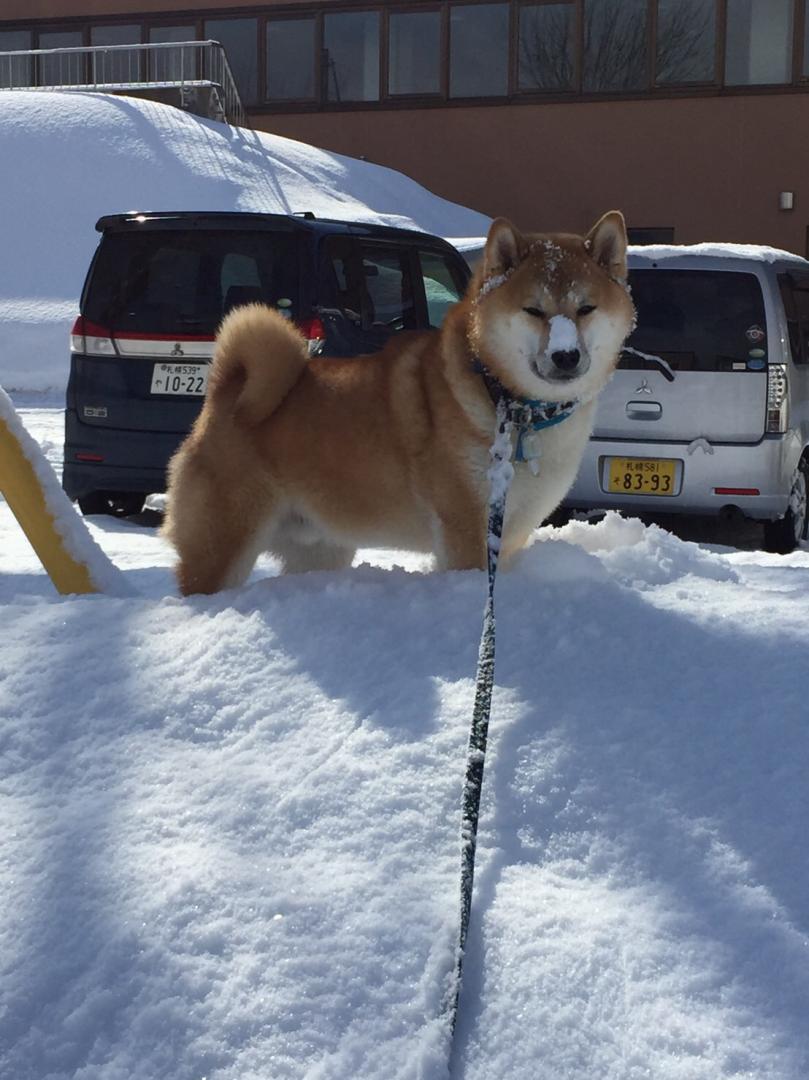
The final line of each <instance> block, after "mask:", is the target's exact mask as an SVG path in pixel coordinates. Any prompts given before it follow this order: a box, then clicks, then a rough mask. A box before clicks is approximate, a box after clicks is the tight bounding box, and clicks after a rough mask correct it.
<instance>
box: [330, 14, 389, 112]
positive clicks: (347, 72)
mask: <svg viewBox="0 0 809 1080" xmlns="http://www.w3.org/2000/svg"><path fill="white" fill-rule="evenodd" d="M323 49H324V55H323V62H324V65H325V72H324V74H323V79H324V83H325V87H326V99H327V100H328V101H336V102H339V101H378V100H379V12H378V11H350V12H344V13H341V14H339V15H326V17H325V18H324V20H323Z"/></svg>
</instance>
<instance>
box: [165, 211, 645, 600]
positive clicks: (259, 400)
mask: <svg viewBox="0 0 809 1080" xmlns="http://www.w3.org/2000/svg"><path fill="white" fill-rule="evenodd" d="M625 242H626V241H625V232H624V226H623V219H622V218H621V217H620V215H619V214H617V213H613V214H612V215H606V216H605V218H603V219H602V221H601V222H599V224H598V225H597V226H596V228H595V229H594V230H593V233H591V234H590V237H588V239H587V240H585V239H583V238H581V237H572V236H561V235H549V236H539V237H523V236H521V235H520V234H519V233H518V232H517V230H515V229H514V227H513V226H511V225H510V224H509V223H508V222H505V221H503V219H498V221H496V222H495V223H494V224H493V225H492V229H491V230H490V234H489V238H488V241H487V246H486V253H485V255H484V259H483V265H482V268H481V270H480V272H479V273H478V275H477V276H476V278H475V280H474V281H473V282H472V284H471V286H470V289H469V291H468V293H467V296H466V297H465V299H464V300H462V301H461V302H460V303H459V304H457V305H456V306H455V307H454V308H452V309H451V310H450V312H449V313H448V315H447V318H446V320H445V322H444V325H443V327H442V329H441V331H440V332H435V331H425V332H416V333H407V334H404V333H403V334H398V335H396V336H395V337H394V338H393V339H392V340H391V341H390V342H389V343H388V345H387V346H386V348H385V349H384V350H383V351H382V352H380V353H377V354H373V355H370V356H361V357H357V358H354V359H350V360H337V359H327V358H322V359H314V360H310V361H307V359H306V351H305V343H304V341H303V339H302V338H301V337H300V335H299V334H298V333H297V331H295V330H294V328H293V327H292V326H291V325H290V323H289V322H287V321H286V320H284V319H283V318H282V317H281V316H280V315H278V314H277V313H276V312H274V311H272V310H270V309H269V308H264V307H262V306H261V305H251V306H249V307H245V308H238V309H236V310H235V311H234V312H232V313H231V314H230V315H229V316H228V317H227V318H226V319H225V321H224V322H223V324H222V327H221V329H220V332H219V335H218V338H217V346H216V352H215V357H214V363H213V370H212V373H211V383H210V389H209V393H208V397H207V399H206V402H205V405H204V407H203V410H202V413H201V414H200V416H199V418H198V420H197V422H196V424H195V425H194V428H193V429H192V431H191V433H190V434H189V436H188V438H187V439H186V440H185V442H184V443H183V445H182V446H181V447H180V449H179V450H178V452H177V454H176V455H175V456H174V458H173V460H172V462H171V464H170V468H169V488H168V511H167V518H166V525H165V528H164V531H165V534H166V535H167V536H168V537H169V539H170V540H171V541H172V543H173V544H174V545H175V547H176V549H177V552H178V554H179V564H178V567H177V575H178V582H179V586H180V590H181V592H183V593H184V594H188V593H193V592H206V593H207V592H215V591H217V590H219V589H221V588H225V587H230V586H234V585H237V584H239V583H241V582H242V581H243V580H244V579H245V578H246V576H247V575H248V574H249V572H250V569H251V568H252V565H253V563H254V561H255V558H256V556H257V555H258V554H259V552H260V551H262V550H268V551H271V552H273V553H275V554H276V555H278V556H279V557H280V558H281V559H282V560H283V563H284V569H285V570H286V571H299V570H309V569H337V568H340V567H343V566H348V565H350V563H351V560H352V558H353V555H354V553H355V550H356V548H357V547H359V546H363V547H396V548H405V549H409V550H417V551H427V552H434V553H435V554H436V556H437V562H438V565H439V566H441V567H445V568H450V569H463V568H471V567H482V566H484V565H485V559H486V514H487V504H488V483H487V479H486V470H487V467H488V451H489V447H490V445H491V442H492V438H493V434H494V409H493V406H492V403H491V401H490V399H489V396H488V394H487V391H486V389H485V387H484V385H483V381H482V379H481V377H480V376H479V375H478V374H476V373H475V371H474V370H473V366H472V362H473V356H474V354H475V353H477V354H478V355H479V356H480V357H481V358H482V359H483V360H484V362H485V363H486V365H487V367H488V368H489V370H490V371H491V372H492V373H494V374H495V375H496V376H497V377H498V378H499V379H500V380H501V382H503V384H504V385H506V386H507V387H508V388H509V389H510V390H511V391H512V392H513V393H515V394H517V395H520V396H524V397H529V398H542V399H543V400H555V401H567V400H569V399H570V398H571V397H577V396H580V395H581V394H582V393H586V394H587V395H592V397H594V396H595V394H596V393H597V392H598V390H600V389H601V387H602V386H603V385H604V382H605V381H606V380H607V378H609V375H610V374H611V372H612V370H613V368H614V365H615V361H616V358H617V354H618V350H619V348H620V345H621V343H622V341H623V338H624V336H625V335H626V333H627V332H628V330H629V328H630V325H631V320H632V305H631V302H630V301H629V299H628V296H627V294H626V291H625V289H624V288H623V287H622V285H621V284H620V282H618V281H616V280H615V277H616V266H617V271H618V275H619V276H620V275H622V274H623V275H625V272H626V268H625V262H624V261H623V260H624V254H625ZM622 245H623V247H622ZM615 258H617V263H616V265H611V263H613V262H615ZM597 260H598V261H597ZM498 275H506V276H505V280H503V281H502V282H501V283H499V284H497V285H496V286H495V287H494V288H490V287H489V286H488V285H487V281H488V282H489V283H490V282H491V279H492V278H494V279H495V280H497V279H498ZM610 275H612V276H610ZM481 290H482V295H481ZM583 303H587V304H594V303H595V304H596V305H597V310H598V311H599V313H600V314H599V315H598V316H597V317H596V316H595V315H590V316H587V317H586V318H579V317H578V316H577V315H576V311H575V310H574V309H575V308H576V305H578V307H581V305H582V304H583ZM526 306H532V307H535V308H540V307H541V308H542V310H543V312H544V313H545V317H544V320H543V319H539V318H537V317H534V316H529V315H527V314H525V312H524V310H523V309H524V308H525V307H526ZM552 314H559V315H565V316H566V317H568V318H570V320H571V322H573V320H574V319H575V320H577V321H578V324H579V333H580V337H581V342H582V349H583V350H584V351H585V352H586V353H587V355H588V358H589V368H588V371H586V372H583V373H582V376H581V377H580V378H579V377H576V378H575V379H570V380H568V381H566V382H564V383H562V382H560V381H558V380H557V378H556V368H554V367H553V365H552V364H550V360H549V359H548V357H547V355H546V352H547V347H548V340H549V339H548V334H549V332H550V331H549V329H548V328H549V325H550V323H549V320H550V319H551V317H552ZM587 319H589V320H590V322H589V324H588V325H589V326H590V328H591V329H590V330H588V329H587V327H584V326H583V324H584V323H585V321H586V320H587ZM598 320H600V322H599V321H598ZM543 322H544V325H543ZM564 325H565V326H567V323H565V324H564ZM596 327H598V328H599V329H598V332H597V333H592V332H591V331H593V330H594V328H596ZM588 333H589V334H590V335H591V337H592V338H593V340H592V343H589V344H588V340H589V339H587V334H588ZM543 350H544V351H543ZM532 357H539V358H540V359H539V360H534V361H532V359H531V358H532ZM532 362H533V363H534V367H532V366H531V365H532ZM540 368H542V370H540ZM545 368H547V369H548V370H547V371H545ZM535 369H536V370H535ZM593 408H594V403H593V401H590V402H589V403H588V404H586V405H583V406H582V407H581V408H580V409H579V410H578V411H577V412H576V413H575V414H574V415H573V417H571V418H570V419H569V420H566V421H565V422H564V423H563V424H560V425H558V427H555V428H551V429H548V430H547V431H545V432H542V433H541V439H542V447H543V458H542V471H541V473H540V476H539V478H535V477H533V476H532V475H530V474H529V473H528V471H527V467H526V466H520V465H518V466H516V476H515V482H514V485H513V489H512V494H511V495H510V496H509V507H508V513H507V517H506V524H505V531H504V544H503V551H504V556H505V557H508V556H509V555H510V554H512V553H513V552H514V551H516V550H518V549H519V548H520V547H522V546H523V544H524V543H525V541H526V539H527V537H528V536H529V535H530V533H531V531H532V530H533V529H534V528H535V527H536V526H537V525H538V524H540V522H541V520H542V519H543V518H544V517H546V516H547V515H548V514H550V513H551V512H552V511H553V510H554V509H555V507H556V506H557V505H558V503H559V501H560V499H561V498H562V497H563V496H564V494H565V493H566V491H567V489H568V488H569V486H570V484H571V483H572V481H573V478H574V476H575V471H576V468H577V466H578V461H579V460H580V457H581V453H582V452H583V449H584V445H585V443H586V440H587V438H588V437H589V434H590V430H591V428H592V412H593Z"/></svg>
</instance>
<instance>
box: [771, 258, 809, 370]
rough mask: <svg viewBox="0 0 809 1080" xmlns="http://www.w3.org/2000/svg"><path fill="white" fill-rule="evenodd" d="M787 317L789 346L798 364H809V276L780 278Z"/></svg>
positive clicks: (800, 275) (792, 275)
mask: <svg viewBox="0 0 809 1080" xmlns="http://www.w3.org/2000/svg"><path fill="white" fill-rule="evenodd" d="M778 284H779V285H780V287H781V298H782V299H783V301H784V311H785V313H786V317H787V329H788V331H789V344H790V348H791V350H792V359H793V360H794V361H795V363H796V364H807V363H809V275H806V274H781V275H780V276H779V278H778Z"/></svg>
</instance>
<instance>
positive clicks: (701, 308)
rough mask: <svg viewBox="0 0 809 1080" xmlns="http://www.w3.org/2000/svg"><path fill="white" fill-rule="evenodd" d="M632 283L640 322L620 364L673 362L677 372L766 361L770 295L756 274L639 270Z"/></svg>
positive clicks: (742, 367)
mask: <svg viewBox="0 0 809 1080" xmlns="http://www.w3.org/2000/svg"><path fill="white" fill-rule="evenodd" d="M629 284H630V287H631V289H632V298H633V300H634V302H635V307H636V308H637V312H638V322H637V327H636V329H635V330H634V332H633V333H632V335H631V336H630V337H629V339H628V341H627V343H626V347H625V349H624V351H623V353H622V354H621V361H620V364H619V367H621V368H629V369H633V370H644V369H654V368H657V369H658V370H661V369H665V368H667V369H668V371H669V376H670V377H671V376H673V375H674V374H675V373H676V372H678V371H760V370H762V369H763V368H764V367H765V366H766V357H767V351H766V350H767V335H766V322H765V317H764V298H763V296H762V292H761V286H760V285H759V282H758V279H757V278H756V277H755V276H754V275H753V274H745V273H737V272H735V271H724V270H715V271H714V270H633V271H630V274H629ZM664 373H665V371H664Z"/></svg>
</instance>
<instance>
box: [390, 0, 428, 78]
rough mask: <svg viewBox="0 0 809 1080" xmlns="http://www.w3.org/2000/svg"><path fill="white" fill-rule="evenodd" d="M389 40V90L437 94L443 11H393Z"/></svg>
mask: <svg viewBox="0 0 809 1080" xmlns="http://www.w3.org/2000/svg"><path fill="white" fill-rule="evenodd" d="M389 27H390V33H389V40H388V93H389V94H437V93H439V91H440V90H441V14H440V12H438V11H411V12H407V13H405V12H393V13H392V14H391V16H390V23H389Z"/></svg>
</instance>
